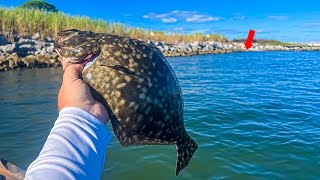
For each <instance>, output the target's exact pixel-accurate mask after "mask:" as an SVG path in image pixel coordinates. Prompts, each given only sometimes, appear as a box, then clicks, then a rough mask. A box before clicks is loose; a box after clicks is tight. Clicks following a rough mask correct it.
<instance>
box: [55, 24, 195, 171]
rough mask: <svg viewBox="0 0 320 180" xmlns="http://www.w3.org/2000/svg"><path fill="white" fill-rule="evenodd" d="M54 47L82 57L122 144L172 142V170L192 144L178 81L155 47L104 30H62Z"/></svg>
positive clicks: (183, 163)
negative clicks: (174, 159)
mask: <svg viewBox="0 0 320 180" xmlns="http://www.w3.org/2000/svg"><path fill="white" fill-rule="evenodd" d="M55 49H56V51H57V52H58V54H59V56H60V58H61V59H63V60H67V61H69V62H71V63H83V64H85V68H84V70H83V72H82V78H83V80H84V81H85V82H87V83H88V85H89V87H90V89H91V92H92V94H93V97H94V98H95V99H97V100H98V101H100V102H101V103H102V104H103V105H104V106H105V107H106V109H107V110H108V112H109V114H110V121H111V124H112V127H113V131H114V133H115V135H116V137H117V138H118V140H119V142H120V143H121V145H123V146H128V145H157V144H167V145H169V144H176V147H177V153H178V155H177V161H176V175H178V174H179V173H180V172H181V170H182V169H183V168H185V167H187V165H188V163H189V161H190V159H191V157H192V155H193V154H194V152H195V151H196V150H197V148H198V146H197V144H196V142H195V141H194V140H193V139H191V138H190V136H189V135H188V134H187V132H186V130H185V127H184V122H183V106H184V105H183V98H182V92H181V87H180V84H179V81H178V79H177V77H176V75H175V73H174V71H173V70H172V68H171V66H170V65H169V63H168V61H167V59H166V58H165V57H164V56H163V54H162V53H161V52H160V50H159V49H158V48H156V47H155V46H153V45H151V44H147V43H145V42H143V41H140V40H137V39H133V38H129V37H122V36H116V35H110V34H104V33H94V32H91V31H79V30H76V29H71V30H66V31H61V32H59V33H58V38H57V39H56V41H55Z"/></svg>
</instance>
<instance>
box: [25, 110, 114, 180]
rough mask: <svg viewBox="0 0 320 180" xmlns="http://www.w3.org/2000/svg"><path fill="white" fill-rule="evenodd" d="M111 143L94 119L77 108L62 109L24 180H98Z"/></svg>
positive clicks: (102, 126)
mask: <svg viewBox="0 0 320 180" xmlns="http://www.w3.org/2000/svg"><path fill="white" fill-rule="evenodd" d="M110 140H111V135H110V134H109V132H108V130H107V128H106V127H105V125H104V124H102V123H101V122H100V121H99V120H98V119H97V118H96V117H95V116H93V115H92V114H90V113H88V112H86V111H84V110H82V109H80V108H76V107H67V108H63V109H62V110H61V111H60V113H59V117H58V119H57V121H56V122H55V124H54V127H53V128H52V130H51V132H50V134H49V136H48V139H47V141H46V142H45V144H44V146H43V148H42V150H41V152H40V154H39V156H38V157H37V158H36V159H35V160H34V161H33V162H32V163H31V164H30V166H29V167H28V170H27V172H26V176H25V179H27V180H29V179H32V180H35V179H41V180H42V179H45V180H51V179H55V180H56V179H57V180H60V179H77V180H78V179H100V176H101V173H102V170H103V166H104V160H105V154H106V149H107V145H108V144H109V142H110Z"/></svg>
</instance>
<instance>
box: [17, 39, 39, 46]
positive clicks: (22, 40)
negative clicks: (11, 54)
mask: <svg viewBox="0 0 320 180" xmlns="http://www.w3.org/2000/svg"><path fill="white" fill-rule="evenodd" d="M35 42H36V40H33V39H25V38H20V39H19V41H18V43H19V44H20V45H23V44H32V45H35V44H36V43H35Z"/></svg>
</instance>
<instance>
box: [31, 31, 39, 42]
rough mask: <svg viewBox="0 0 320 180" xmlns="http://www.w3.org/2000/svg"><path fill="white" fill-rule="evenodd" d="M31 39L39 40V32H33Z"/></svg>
mask: <svg viewBox="0 0 320 180" xmlns="http://www.w3.org/2000/svg"><path fill="white" fill-rule="evenodd" d="M32 39H35V40H39V39H40V33H38V32H37V33H35V34H34V35H33V36H32Z"/></svg>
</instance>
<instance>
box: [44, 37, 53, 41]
mask: <svg viewBox="0 0 320 180" xmlns="http://www.w3.org/2000/svg"><path fill="white" fill-rule="evenodd" d="M44 41H46V42H52V41H53V40H52V39H51V38H50V37H45V38H44Z"/></svg>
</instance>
